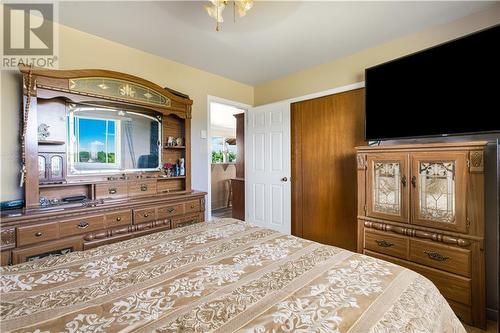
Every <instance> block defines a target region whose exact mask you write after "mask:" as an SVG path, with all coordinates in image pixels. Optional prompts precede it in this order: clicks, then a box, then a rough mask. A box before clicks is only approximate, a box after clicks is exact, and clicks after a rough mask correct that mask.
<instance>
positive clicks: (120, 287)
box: [0, 219, 465, 333]
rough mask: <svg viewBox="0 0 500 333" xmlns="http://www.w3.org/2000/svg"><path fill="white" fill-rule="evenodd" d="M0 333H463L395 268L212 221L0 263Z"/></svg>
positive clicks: (426, 284)
mask: <svg viewBox="0 0 500 333" xmlns="http://www.w3.org/2000/svg"><path fill="white" fill-rule="evenodd" d="M0 288H1V289H0V291H1V327H0V328H1V331H2V332H10V331H12V332H36V333H43V332H119V331H121V332H132V331H133V332H152V331H155V332H209V331H213V332H233V331H241V332H292V331H293V332H465V329H464V328H463V326H462V325H461V323H460V321H459V320H458V319H457V317H456V316H455V315H454V313H453V312H452V310H451V308H450V307H449V305H448V304H447V302H446V301H445V299H444V298H443V297H442V296H441V294H440V293H439V291H438V290H437V289H436V287H435V286H434V285H433V284H432V283H431V282H430V281H429V280H427V279H426V278H424V277H422V276H421V275H419V274H417V273H415V272H413V271H410V270H408V269H405V268H402V267H400V266H397V265H394V264H391V263H388V262H385V261H381V260H377V259H374V258H371V257H368V256H365V255H361V254H357V253H353V252H349V251H346V250H342V249H339V248H336V247H332V246H326V245H321V244H319V243H315V242H311V241H308V240H304V239H300V238H296V237H293V236H289V235H283V234H281V233H279V232H276V231H273V230H269V229H264V228H260V227H257V226H255V225H252V224H249V223H245V222H242V221H239V220H234V219H220V220H216V221H212V222H208V223H200V224H197V225H192V226H188V227H184V228H178V229H173V230H169V231H165V232H160V233H155V234H151V235H147V236H143V237H140V238H136V239H131V240H127V241H123V242H120V243H115V244H111V245H106V246H102V247H99V248H95V249H92V250H88V251H83V252H73V253H69V254H66V255H63V256H60V257H52V258H46V259H42V260H37V261H32V262H27V263H23V264H19V265H15V266H7V267H2V275H1V283H0Z"/></svg>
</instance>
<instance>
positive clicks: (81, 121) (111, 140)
mask: <svg viewBox="0 0 500 333" xmlns="http://www.w3.org/2000/svg"><path fill="white" fill-rule="evenodd" d="M117 123H118V120H109V119H92V118H81V117H75V127H74V128H75V139H76V154H75V156H74V157H75V158H76V162H78V163H103V164H116V166H117V167H118V165H117V158H116V157H117V156H116V155H117V149H116V148H117V147H118V146H119V144H120V143H119V142H118V136H117V135H116V128H117V127H118V126H117Z"/></svg>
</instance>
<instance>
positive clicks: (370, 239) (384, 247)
mask: <svg viewBox="0 0 500 333" xmlns="http://www.w3.org/2000/svg"><path fill="white" fill-rule="evenodd" d="M365 248H366V249H368V250H371V251H375V252H379V253H383V254H387V255H389V256H392V257H397V258H401V259H407V258H408V237H404V236H398V235H394V234H389V233H386V232H379V231H367V230H365Z"/></svg>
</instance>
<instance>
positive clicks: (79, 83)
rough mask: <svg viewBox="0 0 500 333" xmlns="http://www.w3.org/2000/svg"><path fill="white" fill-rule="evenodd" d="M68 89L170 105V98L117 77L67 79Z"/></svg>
mask: <svg viewBox="0 0 500 333" xmlns="http://www.w3.org/2000/svg"><path fill="white" fill-rule="evenodd" d="M69 89H70V90H72V91H78V92H83V93H89V94H95V95H100V96H107V97H110V98H114V99H121V100H127V101H134V102H136V101H138V102H143V103H147V104H154V105H161V106H170V99H168V98H166V97H165V96H163V95H161V94H159V93H157V92H156V91H154V90H153V89H151V88H148V87H146V86H143V85H140V84H137V83H132V82H128V81H123V80H119V79H111V78H102V77H89V78H80V79H71V80H69Z"/></svg>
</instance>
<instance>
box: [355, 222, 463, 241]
mask: <svg viewBox="0 0 500 333" xmlns="http://www.w3.org/2000/svg"><path fill="white" fill-rule="evenodd" d="M364 226H365V228H369V229H375V230H380V231H386V232H393V233H396V234H399V235H404V236H408V237H415V238H424V239H430V240H433V241H435V242H442V243H446V244H453V245H458V246H460V247H467V246H469V245H471V242H470V241H469V240H466V239H462V238H458V237H452V236H447V235H443V234H440V233H435V232H427V231H422V230H417V229H413V228H406V227H398V226H394V225H391V224H385V223H377V222H370V221H365V222H364Z"/></svg>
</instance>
